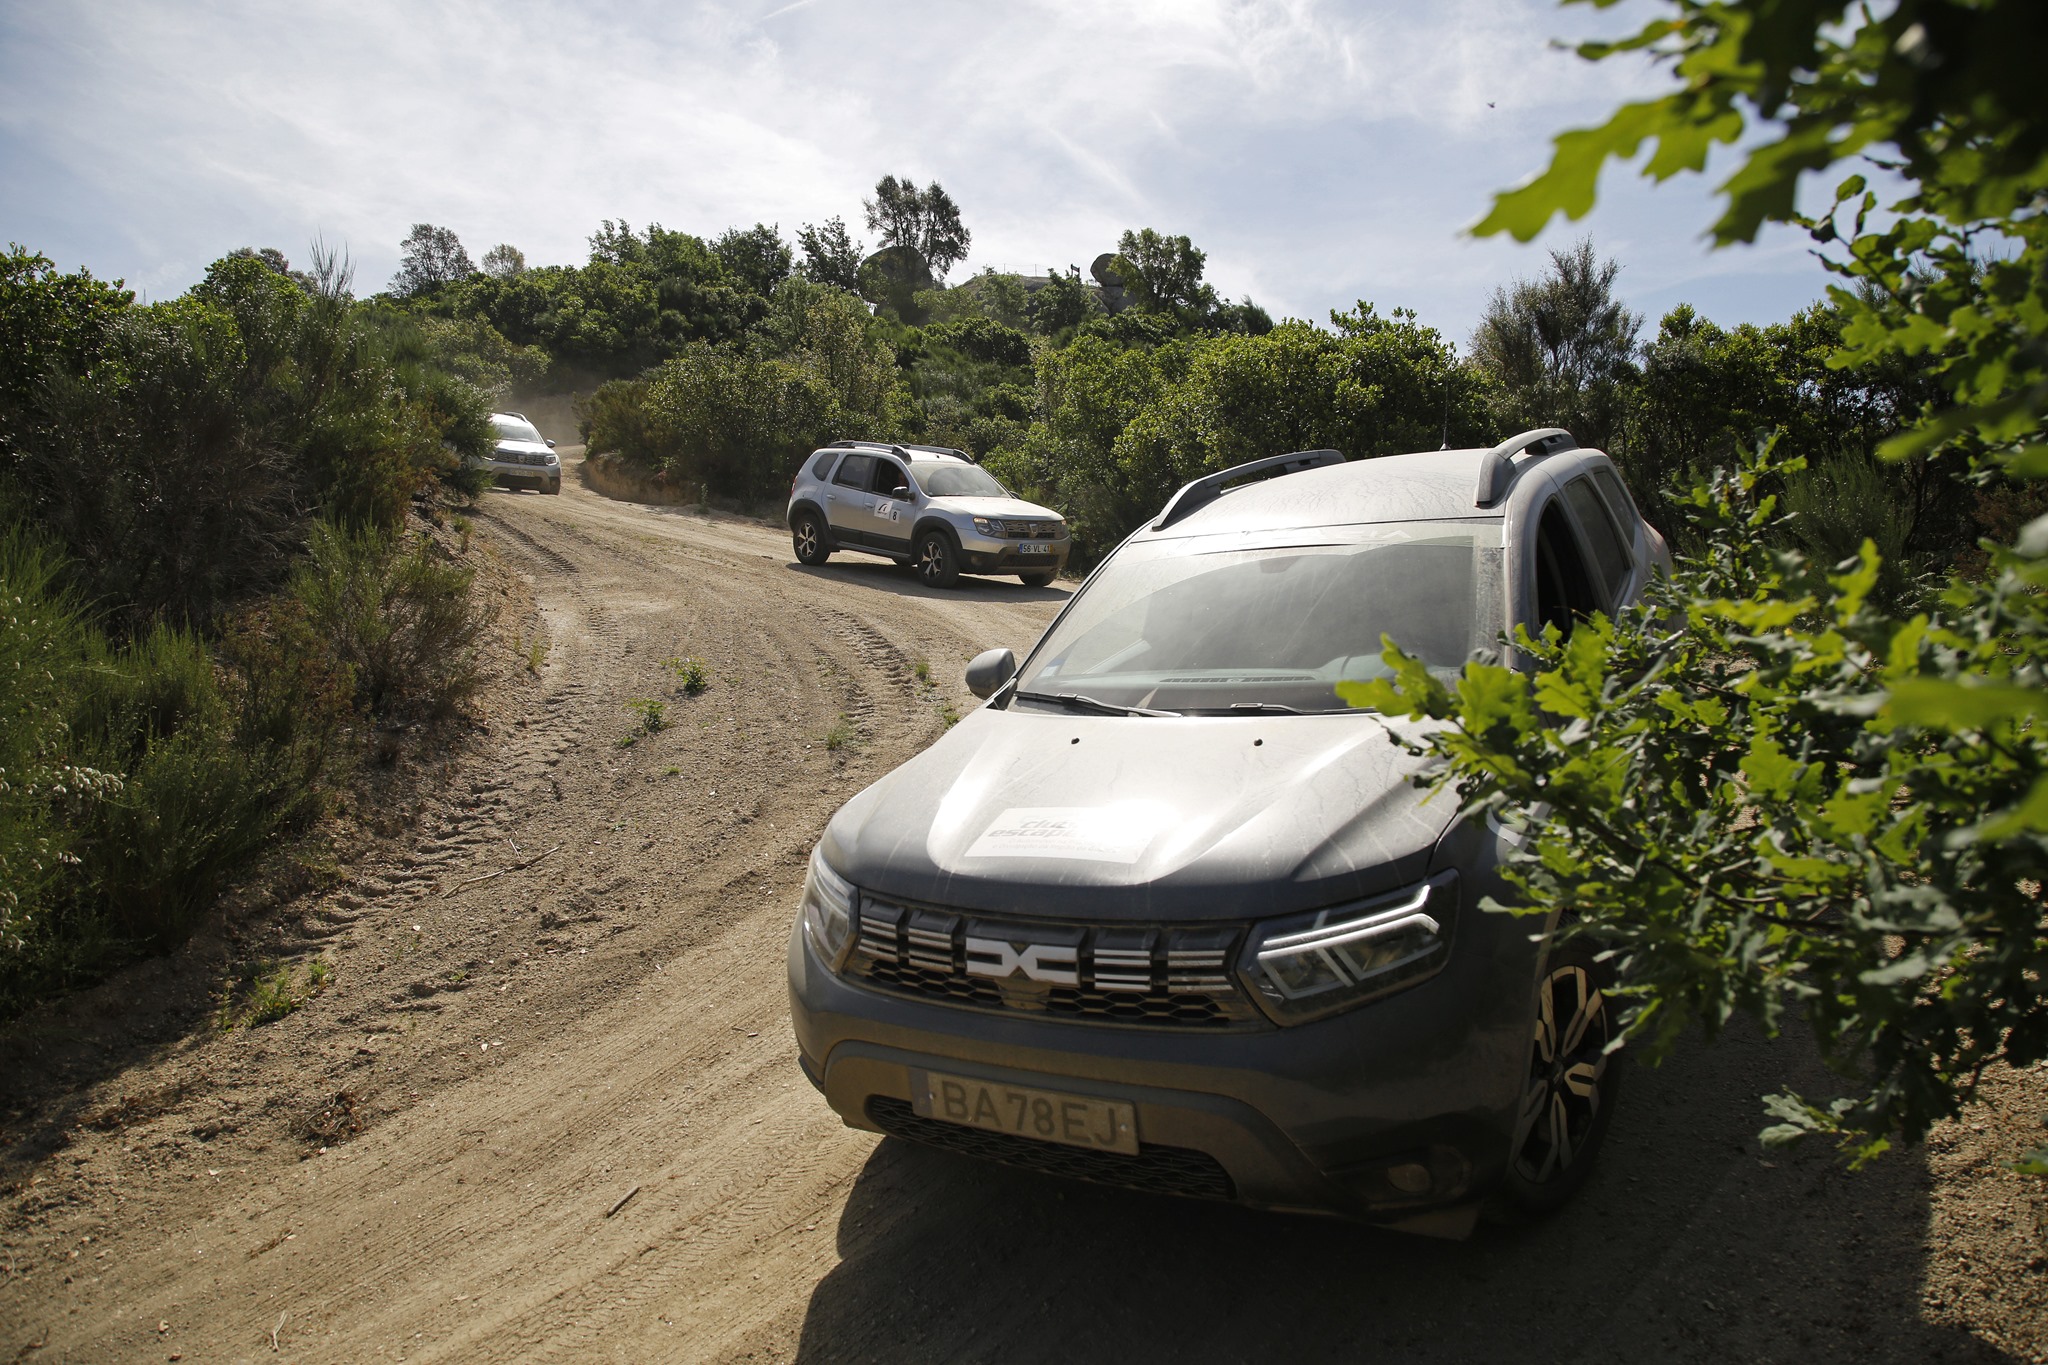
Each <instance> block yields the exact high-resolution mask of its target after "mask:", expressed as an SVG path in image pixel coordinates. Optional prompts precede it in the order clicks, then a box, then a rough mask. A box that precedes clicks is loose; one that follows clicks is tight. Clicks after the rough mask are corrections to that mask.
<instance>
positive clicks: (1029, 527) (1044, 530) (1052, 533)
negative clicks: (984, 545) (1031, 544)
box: [988, 520, 1060, 540]
mask: <svg viewBox="0 0 2048 1365" xmlns="http://www.w3.org/2000/svg"><path fill="white" fill-rule="evenodd" d="M988 525H989V529H990V530H992V531H994V532H995V533H996V534H997V535H999V536H1003V537H1006V538H1007V539H1010V540H1057V539H1059V533H1060V524H1059V523H1058V522H1056V521H995V520H991V521H990V522H989V524H988Z"/></svg>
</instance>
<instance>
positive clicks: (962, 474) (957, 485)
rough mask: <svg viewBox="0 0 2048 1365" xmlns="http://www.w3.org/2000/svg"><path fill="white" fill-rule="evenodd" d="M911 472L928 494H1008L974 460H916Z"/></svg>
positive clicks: (977, 495) (1006, 490)
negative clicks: (921, 462)
mask: <svg viewBox="0 0 2048 1365" xmlns="http://www.w3.org/2000/svg"><path fill="white" fill-rule="evenodd" d="M910 472H911V475H912V476H913V477H915V478H916V480H917V482H918V486H919V487H920V488H922V489H924V495H925V496H926V497H928V498H1007V497H1009V496H1010V490H1009V489H1007V488H1005V487H1003V486H1002V485H1001V484H999V483H997V482H996V481H995V479H994V478H993V477H992V476H991V475H990V474H989V472H988V471H987V470H986V469H983V468H982V467H981V466H980V465H975V464H936V463H934V464H915V465H912V466H911V467H910Z"/></svg>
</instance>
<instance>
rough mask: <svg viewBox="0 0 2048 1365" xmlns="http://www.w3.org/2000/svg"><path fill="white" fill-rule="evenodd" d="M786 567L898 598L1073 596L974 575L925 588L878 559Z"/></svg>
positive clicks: (1060, 589)
mask: <svg viewBox="0 0 2048 1365" xmlns="http://www.w3.org/2000/svg"><path fill="white" fill-rule="evenodd" d="M788 568H789V571H790V572H791V573H797V574H802V575H804V576H805V577H807V578H829V579H831V580H832V581H833V582H835V583H843V584H845V585H846V586H848V587H856V588H867V589H869V590H871V591H874V592H886V593H890V594H893V595H894V596H897V597H924V598H936V599H938V600H940V601H944V600H945V599H947V598H949V597H968V598H984V599H990V598H992V599H996V600H1000V601H1004V602H1065V601H1066V600H1067V599H1068V598H1069V597H1072V596H1073V595H1074V589H1073V588H1072V587H1069V586H1065V585H1058V584H1056V585H1054V586H1052V587H1048V588H1031V587H1026V586H1025V585H1024V584H1022V583H1019V582H1018V581H1017V580H1016V579H1014V578H984V577H981V576H979V575H977V574H962V575H960V581H959V582H957V583H955V584H954V585H953V586H952V587H950V588H928V587H926V586H925V585H924V584H922V583H920V582H919V581H918V580H917V576H916V575H915V574H913V573H912V572H911V571H910V570H909V569H906V568H904V567H903V566H902V565H900V564H891V563H888V562H887V561H884V560H880V559H849V560H846V561H845V562H843V563H842V562H840V561H839V560H833V561H832V562H831V563H829V564H824V565H820V566H818V567H815V568H813V567H811V566H809V565H804V564H799V563H797V562H796V561H795V560H791V561H790V562H789V565H788Z"/></svg>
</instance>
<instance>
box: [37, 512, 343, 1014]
mask: <svg viewBox="0 0 2048 1365" xmlns="http://www.w3.org/2000/svg"><path fill="white" fill-rule="evenodd" d="M62 568H63V565H62V561H61V558H60V557H59V556H58V555H57V554H56V553H55V551H54V550H52V549H51V548H50V547H49V546H48V545H47V544H46V543H43V542H41V541H38V540H37V539H36V538H34V537H33V536H31V535H29V534H28V533H27V532H26V531H24V530H23V529H21V528H20V527H18V526H17V527H14V528H10V529H8V530H6V531H5V532H4V533H0V668H5V669H6V670H7V674H8V676H9V677H10V678H11V679H12V680H13V686H11V687H10V688H9V689H8V690H7V694H6V697H5V699H4V700H0V721H4V724H0V1015H4V1014H10V1013H12V1012H13V1011H14V1010H15V1009H17V1008H18V1007H19V1006H20V1005H21V1004H23V1003H25V1002H26V1001H27V1000H29V999H32V998H34V997H35V996H36V995H38V994H41V993H44V992H47V991H48V990H50V989H53V988H58V987H61V986H63V985H65V984H67V983H70V982H73V981H77V980H81V979H84V978H85V977H87V976H89V975H91V974H92V973H93V972H95V971H97V970H100V969H103V968H104V967H105V966H106V965H108V964H110V963H112V962H114V961H117V960H119V959H120V958H121V957H122V956H123V955H125V954H127V953H129V952H131V951H133V950H134V949H136V948H139V947H144V946H163V945H166V944H170V943H174V942H176V941H177V940H179V939H180V938H182V937H183V936H184V935H185V934H186V933H188V932H189V931H190V929H191V927H192V925H193V924H194V923H195V922H196V920H197V918H198V916H199V915H200V914H201V913H202V912H203V911H204V909H205V907H206V906H207V905H208V904H209V903H210V902H211V900H212V898H213V896H214V895H215V894H216V893H217V892H218V890H219V887H220V885H221V882H222V879H223V878H224V877H225V876H227V875H228V873H230V872H231V871H232V870H233V869H234V868H236V867H237V866H239V865H241V864H242V863H244V862H246V860H247V859H248V858H249V857H250V856H251V855H252V854H253V853H254V852H255V851H256V850H257V849H259V848H260V847H261V846H262V845H263V844H264V842H265V841H266V840H268V839H270V838H271V837H272V836H273V835H274V834H276V833H277V832H278V831H280V830H281V829H285V828H289V827H292V826H295V825H297V824H300V823H302V822H303V821H304V820H305V819H307V818H308V817H310V816H311V815H312V814H314V813H315V812H316V811H317V810H318V808H319V802H320V794H319V793H320V787H319V780H320V777H321V775H322V773H323V772H324V771H325V769H326V768H327V766H328V764H329V760H330V755H331V752H332V740H333V737H334V734H335V731H336V730H337V729H338V727H339V725H340V724H341V722H342V720H343V719H344V717H345V715H346V706H347V697H346V693H345V692H342V691H339V690H338V689H337V688H336V687H335V686H334V683H333V669H332V667H331V666H330V665H329V664H327V663H326V662H325V659H324V656H325V647H324V645H323V644H322V643H321V642H320V641H319V640H317V638H315V637H314V636H313V635H312V633H311V632H310V630H308V629H305V628H304V627H303V623H301V628H300V629H299V631H298V632H297V634H295V635H289V636H287V637H286V638H283V639H280V640H273V641H271V642H270V644H269V646H268V648H269V653H268V654H267V655H265V654H262V653H261V652H260V651H258V650H257V649H256V648H255V646H254V644H253V643H252V641H253V640H254V638H255V636H254V632H253V631H252V630H250V629H246V628H245V629H242V630H240V631H238V632H235V633H231V635H230V641H231V642H232V647H226V646H224V649H223V657H224V658H227V659H229V660H231V661H233V662H235V663H237V664H238V665H239V667H237V668H222V667H221V666H219V664H217V663H216V661H215V659H214V658H213V657H212V655H211V654H210V653H209V652H208V650H207V648H206V646H205V645H204V644H203V643H202V642H201V641H200V639H199V638H198V637H197V636H196V635H194V634H192V633H191V632H189V631H185V630H180V629H175V628H172V627H169V626H165V625H161V624H159V625H157V626H154V627H152V628H151V629H149V630H148V631H146V632H144V633H142V634H141V635H139V636H137V637H136V638H135V639H134V640H132V641H130V642H127V643H121V642H118V641H115V640H112V639H110V638H109V637H108V636H107V635H106V634H105V632H104V631H103V630H102V629H100V628H99V627H98V626H96V625H95V624H93V623H92V622H91V621H90V620H89V619H88V618H87V617H86V615H85V614H84V613H83V611H82V610H81V609H80V608H79V606H78V604H77V600H76V598H75V596H74V595H72V594H71V593H70V592H69V591H67V590H66V589H65V588H64V587H63V586H62Z"/></svg>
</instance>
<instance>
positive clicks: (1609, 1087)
mask: <svg viewBox="0 0 2048 1365" xmlns="http://www.w3.org/2000/svg"><path fill="white" fill-rule="evenodd" d="M1604 975H1605V972H1604V969H1603V968H1602V967H1601V965H1600V964H1599V963H1598V962H1596V961H1595V960H1594V956H1593V953H1592V951H1591V949H1590V948H1588V947H1587V945H1585V944H1584V943H1567V944H1565V945H1564V946H1563V947H1561V948H1559V949H1558V950H1557V951H1556V952H1554V953H1552V954H1551V957H1550V964H1549V966H1548V967H1546V968H1545V969H1544V976H1543V982H1542V984H1541V986H1539V987H1538V989H1537V995H1536V1019H1535V1027H1534V1030H1533V1034H1534V1036H1533V1037H1532V1039H1531V1042H1530V1048H1529V1071H1528V1075H1527V1076H1526V1077H1525V1078H1524V1080H1523V1082H1522V1086H1523V1088H1522V1105H1521V1112H1520V1114H1519V1116H1518V1118H1517V1120H1516V1124H1515V1146H1514V1157H1513V1159H1512V1160H1511V1161H1510V1162H1509V1163H1508V1173H1507V1178H1506V1180H1504V1181H1503V1182H1502V1184H1501V1189H1500V1193H1499V1195H1498V1196H1497V1197H1496V1199H1495V1201H1494V1207H1493V1209H1492V1210H1490V1211H1491V1212H1492V1213H1494V1214H1495V1215H1496V1216H1499V1217H1502V1218H1504V1219H1505V1220H1507V1221H1516V1220H1518V1219H1526V1218H1530V1217H1535V1216H1539V1215H1542V1214H1546V1213H1549V1212H1550V1211H1551V1210H1553V1209H1555V1208H1558V1207H1559V1206H1560V1205H1562V1204H1563V1203H1564V1202H1565V1201H1566V1200H1567V1199H1569V1198H1570V1197H1571V1196H1572V1194H1573V1193H1574V1192H1575V1191H1576V1190H1577V1189H1578V1188H1579V1186H1581V1185H1583V1184H1585V1183H1586V1176H1587V1173H1588V1172H1589V1171H1590V1170H1591V1168H1592V1165H1593V1158H1594V1157H1595V1156H1596V1155H1597V1154H1598V1153H1599V1150H1600V1143H1601V1140H1602V1139H1603V1138H1605V1137H1606V1135H1607V1125H1608V1122H1609V1120H1610V1119H1611V1118H1612V1117H1613V1115H1614V1100H1615V1095H1616V1092H1617V1091H1618V1090H1619V1088H1620V1083H1621V1072H1620V1069H1619V1066H1618V1065H1617V1063H1618V1061H1619V1058H1618V1057H1617V1056H1615V1055H1614V1054H1613V1053H1610V1052H1609V1051H1608V1044H1609V1043H1610V1042H1611V1041H1612V1040H1613V1039H1614V1037H1615V1022H1614V1012H1613V1009H1612V1008H1611V1006H1610V1002H1609V1001H1608V999H1607V995H1606V993H1605V992H1604V991H1603V990H1602V989H1601V983H1602V978H1603V976H1604Z"/></svg>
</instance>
